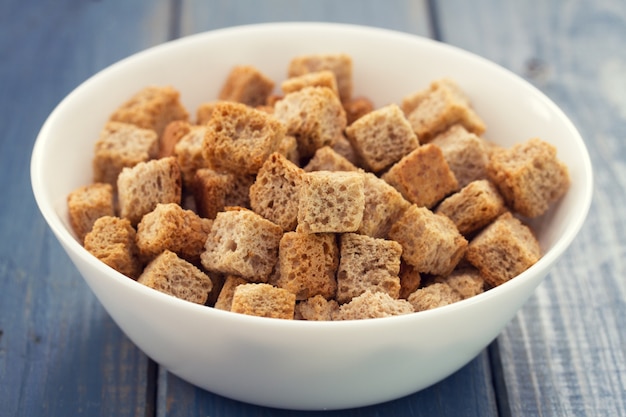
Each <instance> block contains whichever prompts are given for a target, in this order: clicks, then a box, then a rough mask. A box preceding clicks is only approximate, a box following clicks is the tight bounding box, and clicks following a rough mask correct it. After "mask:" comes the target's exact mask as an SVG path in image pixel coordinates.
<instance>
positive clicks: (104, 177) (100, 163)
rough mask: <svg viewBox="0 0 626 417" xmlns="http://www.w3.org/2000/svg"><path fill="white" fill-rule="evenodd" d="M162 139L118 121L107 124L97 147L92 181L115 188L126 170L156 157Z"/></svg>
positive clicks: (95, 147) (151, 131)
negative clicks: (119, 176) (123, 170)
mask: <svg viewBox="0 0 626 417" xmlns="http://www.w3.org/2000/svg"><path fill="white" fill-rule="evenodd" d="M158 152H159V139H158V137H157V135H156V133H155V132H154V131H153V130H150V129H142V128H139V127H137V126H135V125H132V124H128V123H119V122H108V123H107V124H106V125H105V126H104V128H103V129H102V131H101V132H100V137H99V139H98V141H97V142H96V144H95V146H94V158H93V180H94V182H106V183H108V184H111V185H113V186H114V187H115V185H116V181H117V176H118V175H119V173H120V172H122V169H123V168H126V167H133V166H135V165H137V164H138V163H139V162H146V161H149V160H150V159H153V158H156V157H157V155H158Z"/></svg>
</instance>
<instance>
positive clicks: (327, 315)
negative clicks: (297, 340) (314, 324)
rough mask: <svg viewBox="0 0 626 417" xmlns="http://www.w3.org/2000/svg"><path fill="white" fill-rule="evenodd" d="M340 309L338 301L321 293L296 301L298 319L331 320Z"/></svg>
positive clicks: (296, 317)
mask: <svg viewBox="0 0 626 417" xmlns="http://www.w3.org/2000/svg"><path fill="white" fill-rule="evenodd" d="M338 309H339V304H338V303H337V301H335V300H327V299H325V298H324V297H322V296H321V295H316V296H313V297H311V298H307V299H306V300H303V301H301V302H299V303H296V309H295V313H294V318H295V319H296V320H309V321H330V320H332V319H333V315H334V314H335V312H336V311H337V310H338Z"/></svg>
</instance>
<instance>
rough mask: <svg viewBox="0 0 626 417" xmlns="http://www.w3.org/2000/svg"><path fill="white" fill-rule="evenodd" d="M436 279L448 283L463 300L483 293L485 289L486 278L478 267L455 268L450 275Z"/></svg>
mask: <svg viewBox="0 0 626 417" xmlns="http://www.w3.org/2000/svg"><path fill="white" fill-rule="evenodd" d="M436 280H437V281H438V282H443V283H445V284H448V285H449V286H450V288H452V289H453V290H455V291H456V292H457V293H458V294H459V295H460V296H461V299H463V300H465V299H466V298H471V297H474V296H475V295H478V294H481V293H483V292H484V290H485V279H484V278H483V277H482V276H481V275H480V272H479V271H478V270H477V269H475V268H472V267H465V268H460V269H455V270H454V271H452V272H451V273H450V275H447V276H445V277H437V278H436Z"/></svg>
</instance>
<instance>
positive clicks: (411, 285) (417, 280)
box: [398, 260, 422, 300]
mask: <svg viewBox="0 0 626 417" xmlns="http://www.w3.org/2000/svg"><path fill="white" fill-rule="evenodd" d="M398 276H399V277H400V296H399V298H402V299H405V300H406V299H407V298H409V295H411V294H412V293H413V292H415V290H417V289H418V288H419V287H420V284H421V283H422V276H421V275H420V273H419V271H418V270H417V269H415V267H414V266H413V265H409V264H408V263H406V262H405V261H404V260H401V261H400V273H399V274H398Z"/></svg>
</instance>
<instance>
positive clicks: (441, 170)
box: [382, 144, 459, 208]
mask: <svg viewBox="0 0 626 417" xmlns="http://www.w3.org/2000/svg"><path fill="white" fill-rule="evenodd" d="M382 179H384V180H385V181H387V182H388V183H389V184H391V185H393V186H394V187H395V188H396V189H397V190H398V191H400V193H402V195H403V196H404V198H406V199H407V200H409V201H410V202H411V203H414V204H416V205H418V206H420V207H427V208H431V207H434V206H435V205H436V204H437V203H438V202H439V201H441V200H442V199H443V198H444V197H446V196H447V195H448V194H450V193H452V192H454V191H456V190H458V188H459V185H458V182H457V180H456V178H455V177H454V173H453V172H452V171H451V170H450V167H449V166H448V163H447V162H446V160H445V158H444V156H443V153H442V152H441V149H440V148H439V147H437V146H435V145H432V144H426V145H422V146H420V147H418V148H417V149H415V150H414V151H413V152H411V153H409V154H408V155H406V156H405V157H404V158H402V159H401V160H400V161H398V162H397V163H396V164H394V165H393V166H392V167H391V168H390V169H389V171H387V172H386V173H385V174H383V175H382Z"/></svg>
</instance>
